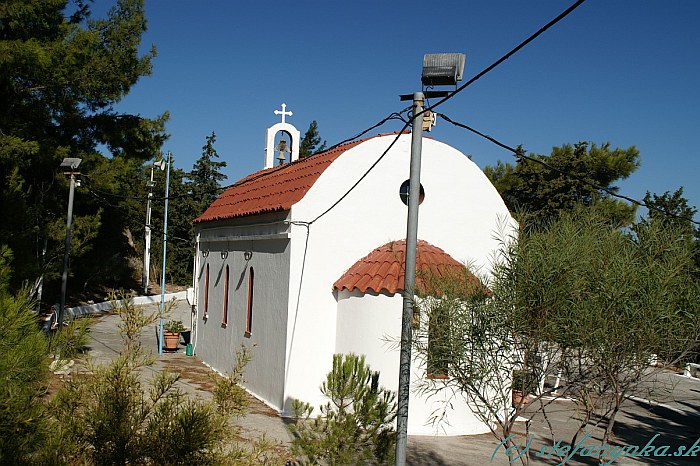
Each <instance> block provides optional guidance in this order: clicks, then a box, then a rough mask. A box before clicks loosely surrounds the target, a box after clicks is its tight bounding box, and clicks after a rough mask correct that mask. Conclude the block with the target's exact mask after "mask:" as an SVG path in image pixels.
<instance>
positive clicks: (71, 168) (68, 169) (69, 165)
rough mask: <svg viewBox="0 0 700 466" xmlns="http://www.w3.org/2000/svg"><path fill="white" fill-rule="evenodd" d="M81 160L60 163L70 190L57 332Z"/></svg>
mask: <svg viewBox="0 0 700 466" xmlns="http://www.w3.org/2000/svg"><path fill="white" fill-rule="evenodd" d="M80 162H82V159H78V158H73V157H69V158H65V159H63V162H61V168H63V173H64V174H65V175H68V176H70V189H69V191H68V219H67V220H66V244H65V249H64V251H63V276H62V277H61V304H60V306H59V307H58V330H59V331H60V330H61V327H62V326H63V310H64V308H65V307H66V288H67V285H68V258H69V256H70V232H71V226H72V225H73V194H74V192H75V184H76V178H75V176H76V175H80V173H79V172H77V171H76V170H77V169H78V165H80Z"/></svg>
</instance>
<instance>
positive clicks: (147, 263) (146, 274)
mask: <svg viewBox="0 0 700 466" xmlns="http://www.w3.org/2000/svg"><path fill="white" fill-rule="evenodd" d="M155 167H158V168H160V169H161V170H164V169H165V164H163V163H162V162H155V163H154V164H153V165H151V180H150V181H148V182H147V183H146V187H147V188H148V199H147V200H146V228H145V244H146V246H145V247H144V251H143V283H142V284H141V286H143V293H144V295H148V285H149V282H150V272H151V201H152V200H153V187H154V186H155V185H156V182H155V181H153V169H154V168H155Z"/></svg>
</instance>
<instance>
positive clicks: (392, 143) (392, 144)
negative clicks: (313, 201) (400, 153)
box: [309, 121, 410, 225]
mask: <svg viewBox="0 0 700 466" xmlns="http://www.w3.org/2000/svg"><path fill="white" fill-rule="evenodd" d="M409 124H410V122H408V121H407V122H406V123H405V124H404V126H403V128H401V131H399V132H398V133H397V134H396V137H395V138H394V140H393V141H391V144H389V147H387V148H386V150H385V151H384V152H382V155H380V156H379V157H378V158H377V160H375V161H374V163H373V164H372V165H370V167H369V168H368V169H367V170H365V172H364V173H363V174H362V176H361V177H360V178H359V179H358V180H357V181H356V182H355V183H354V184H353V185H352V186H350V188H349V189H348V190H347V191H346V192H345V194H343V195H342V196H340V199H338V200H337V201H335V202H334V203H333V204H332V205H331V206H330V207H329V208H327V209H326V210H325V211H323V212H322V213H321V214H319V215H318V216H317V217H316V218H315V219H313V220H311V221H310V222H309V225H311V224H312V223H314V222H315V221H316V220H318V219H319V218H321V217H323V216H324V215H326V214H327V213H328V212H330V211H331V210H333V209H334V208H335V206H337V205H338V204H340V203H341V202H342V200H343V199H345V198H346V197H347V196H348V195H349V194H350V193H351V192H352V190H353V189H355V188H356V187H357V185H359V184H360V182H361V181H362V180H364V179H365V178H366V177H367V175H369V172H371V171H372V170H373V169H374V167H376V166H377V164H379V162H381V161H382V159H383V158H384V156H385V155H386V154H387V153H388V152H389V151H390V150H391V148H392V147H394V144H396V141H398V140H399V138H400V137H401V135H402V134H404V131H405V130H406V128H408V125H409Z"/></svg>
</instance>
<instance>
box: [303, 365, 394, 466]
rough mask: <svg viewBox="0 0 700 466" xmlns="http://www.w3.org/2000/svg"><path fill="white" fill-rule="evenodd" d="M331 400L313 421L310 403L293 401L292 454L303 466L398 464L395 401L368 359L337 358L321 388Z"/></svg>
mask: <svg viewBox="0 0 700 466" xmlns="http://www.w3.org/2000/svg"><path fill="white" fill-rule="evenodd" d="M321 392H322V393H323V394H324V395H325V396H326V397H327V398H329V400H330V401H329V402H328V403H327V404H326V405H323V406H321V407H320V411H321V414H320V415H318V416H316V417H315V418H313V419H312V418H311V414H312V412H313V408H312V407H311V406H310V405H309V404H308V403H302V402H299V401H298V400H295V401H294V404H293V408H294V411H295V419H294V421H293V423H292V424H291V425H290V430H291V431H292V433H293V434H294V436H295V438H294V440H293V443H292V453H294V454H295V455H296V456H298V457H299V461H300V463H301V464H328V465H355V464H372V465H383V464H393V462H394V449H395V442H396V433H395V432H394V428H393V422H394V419H395V418H396V403H395V402H394V400H395V395H394V394H393V393H392V392H389V391H387V390H386V389H384V388H379V372H371V371H370V368H369V366H367V365H366V364H365V358H364V356H357V355H355V354H348V355H340V354H336V355H334V356H333V370H332V371H331V372H330V373H329V374H328V376H327V378H326V381H325V382H324V383H323V385H321Z"/></svg>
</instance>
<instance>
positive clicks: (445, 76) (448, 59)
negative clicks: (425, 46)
mask: <svg viewBox="0 0 700 466" xmlns="http://www.w3.org/2000/svg"><path fill="white" fill-rule="evenodd" d="M466 60H467V56H466V55H465V54H463V53H427V54H425V55H424V56H423V74H422V75H421V82H422V83H423V85H424V86H451V85H456V84H457V81H461V80H462V75H463V73H464V63H465V62H466Z"/></svg>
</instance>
